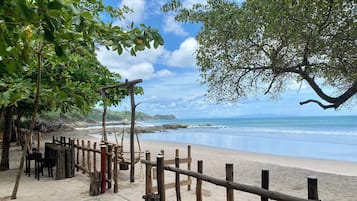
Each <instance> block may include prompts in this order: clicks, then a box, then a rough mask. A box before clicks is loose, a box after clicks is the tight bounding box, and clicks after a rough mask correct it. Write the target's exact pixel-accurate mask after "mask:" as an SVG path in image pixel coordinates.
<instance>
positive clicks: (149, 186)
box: [142, 145, 192, 195]
mask: <svg viewBox="0 0 357 201" xmlns="http://www.w3.org/2000/svg"><path fill="white" fill-rule="evenodd" d="M160 155H162V156H163V155H164V151H163V150H161V153H160ZM175 158H179V150H178V149H176V151H175ZM142 161H143V162H150V161H151V159H150V152H148V151H147V152H146V153H145V160H142ZM191 162H192V158H191V146H190V145H188V146H187V157H186V158H180V159H179V160H176V159H171V160H165V161H164V164H165V165H175V167H177V168H179V167H180V164H187V170H191ZM145 164H146V169H145V172H146V176H145V193H146V195H152V194H153V193H154V192H157V191H158V186H153V179H157V180H160V178H159V177H158V176H160V175H158V174H157V170H156V168H154V167H153V166H152V165H150V164H151V163H145ZM152 173H153V174H152ZM191 183H192V181H191V176H187V179H186V180H180V179H179V180H178V184H177V183H176V181H175V182H172V183H167V184H165V189H170V188H176V185H180V186H187V190H191Z"/></svg>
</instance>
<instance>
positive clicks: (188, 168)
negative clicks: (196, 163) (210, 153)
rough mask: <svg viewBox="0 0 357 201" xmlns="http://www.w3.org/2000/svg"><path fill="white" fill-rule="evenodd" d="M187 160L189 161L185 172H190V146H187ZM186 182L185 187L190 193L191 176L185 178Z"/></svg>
mask: <svg viewBox="0 0 357 201" xmlns="http://www.w3.org/2000/svg"><path fill="white" fill-rule="evenodd" d="M187 158H188V159H189V161H188V163H187V170H188V171H190V170H191V145H188V146H187ZM187 180H188V182H189V183H188V185H187V190H188V191H190V190H191V176H187Z"/></svg>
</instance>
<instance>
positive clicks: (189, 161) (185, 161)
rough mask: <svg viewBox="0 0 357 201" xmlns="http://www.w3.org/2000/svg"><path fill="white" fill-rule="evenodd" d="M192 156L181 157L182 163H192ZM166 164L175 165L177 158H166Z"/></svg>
mask: <svg viewBox="0 0 357 201" xmlns="http://www.w3.org/2000/svg"><path fill="white" fill-rule="evenodd" d="M191 162H192V158H180V163H191ZM164 164H165V165H175V159H169V160H165V162H164Z"/></svg>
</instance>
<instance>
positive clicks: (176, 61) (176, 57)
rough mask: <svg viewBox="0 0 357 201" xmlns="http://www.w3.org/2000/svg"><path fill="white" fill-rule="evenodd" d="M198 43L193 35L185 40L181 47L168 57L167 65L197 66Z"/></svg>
mask: <svg viewBox="0 0 357 201" xmlns="http://www.w3.org/2000/svg"><path fill="white" fill-rule="evenodd" d="M197 47H198V43H197V41H196V39H194V38H193V37H190V38H187V39H186V40H185V41H183V42H182V43H181V45H180V47H179V49H177V50H175V51H173V52H172V53H171V54H170V55H169V57H168V58H166V63H167V65H170V66H174V67H195V66H196V57H195V55H196V50H197Z"/></svg>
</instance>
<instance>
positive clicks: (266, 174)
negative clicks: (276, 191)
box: [260, 170, 269, 201]
mask: <svg viewBox="0 0 357 201" xmlns="http://www.w3.org/2000/svg"><path fill="white" fill-rule="evenodd" d="M261 182H262V188H263V189H266V190H269V170H262V181H261ZM260 200H261V201H268V200H269V199H268V198H267V197H264V196H261V198H260Z"/></svg>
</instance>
